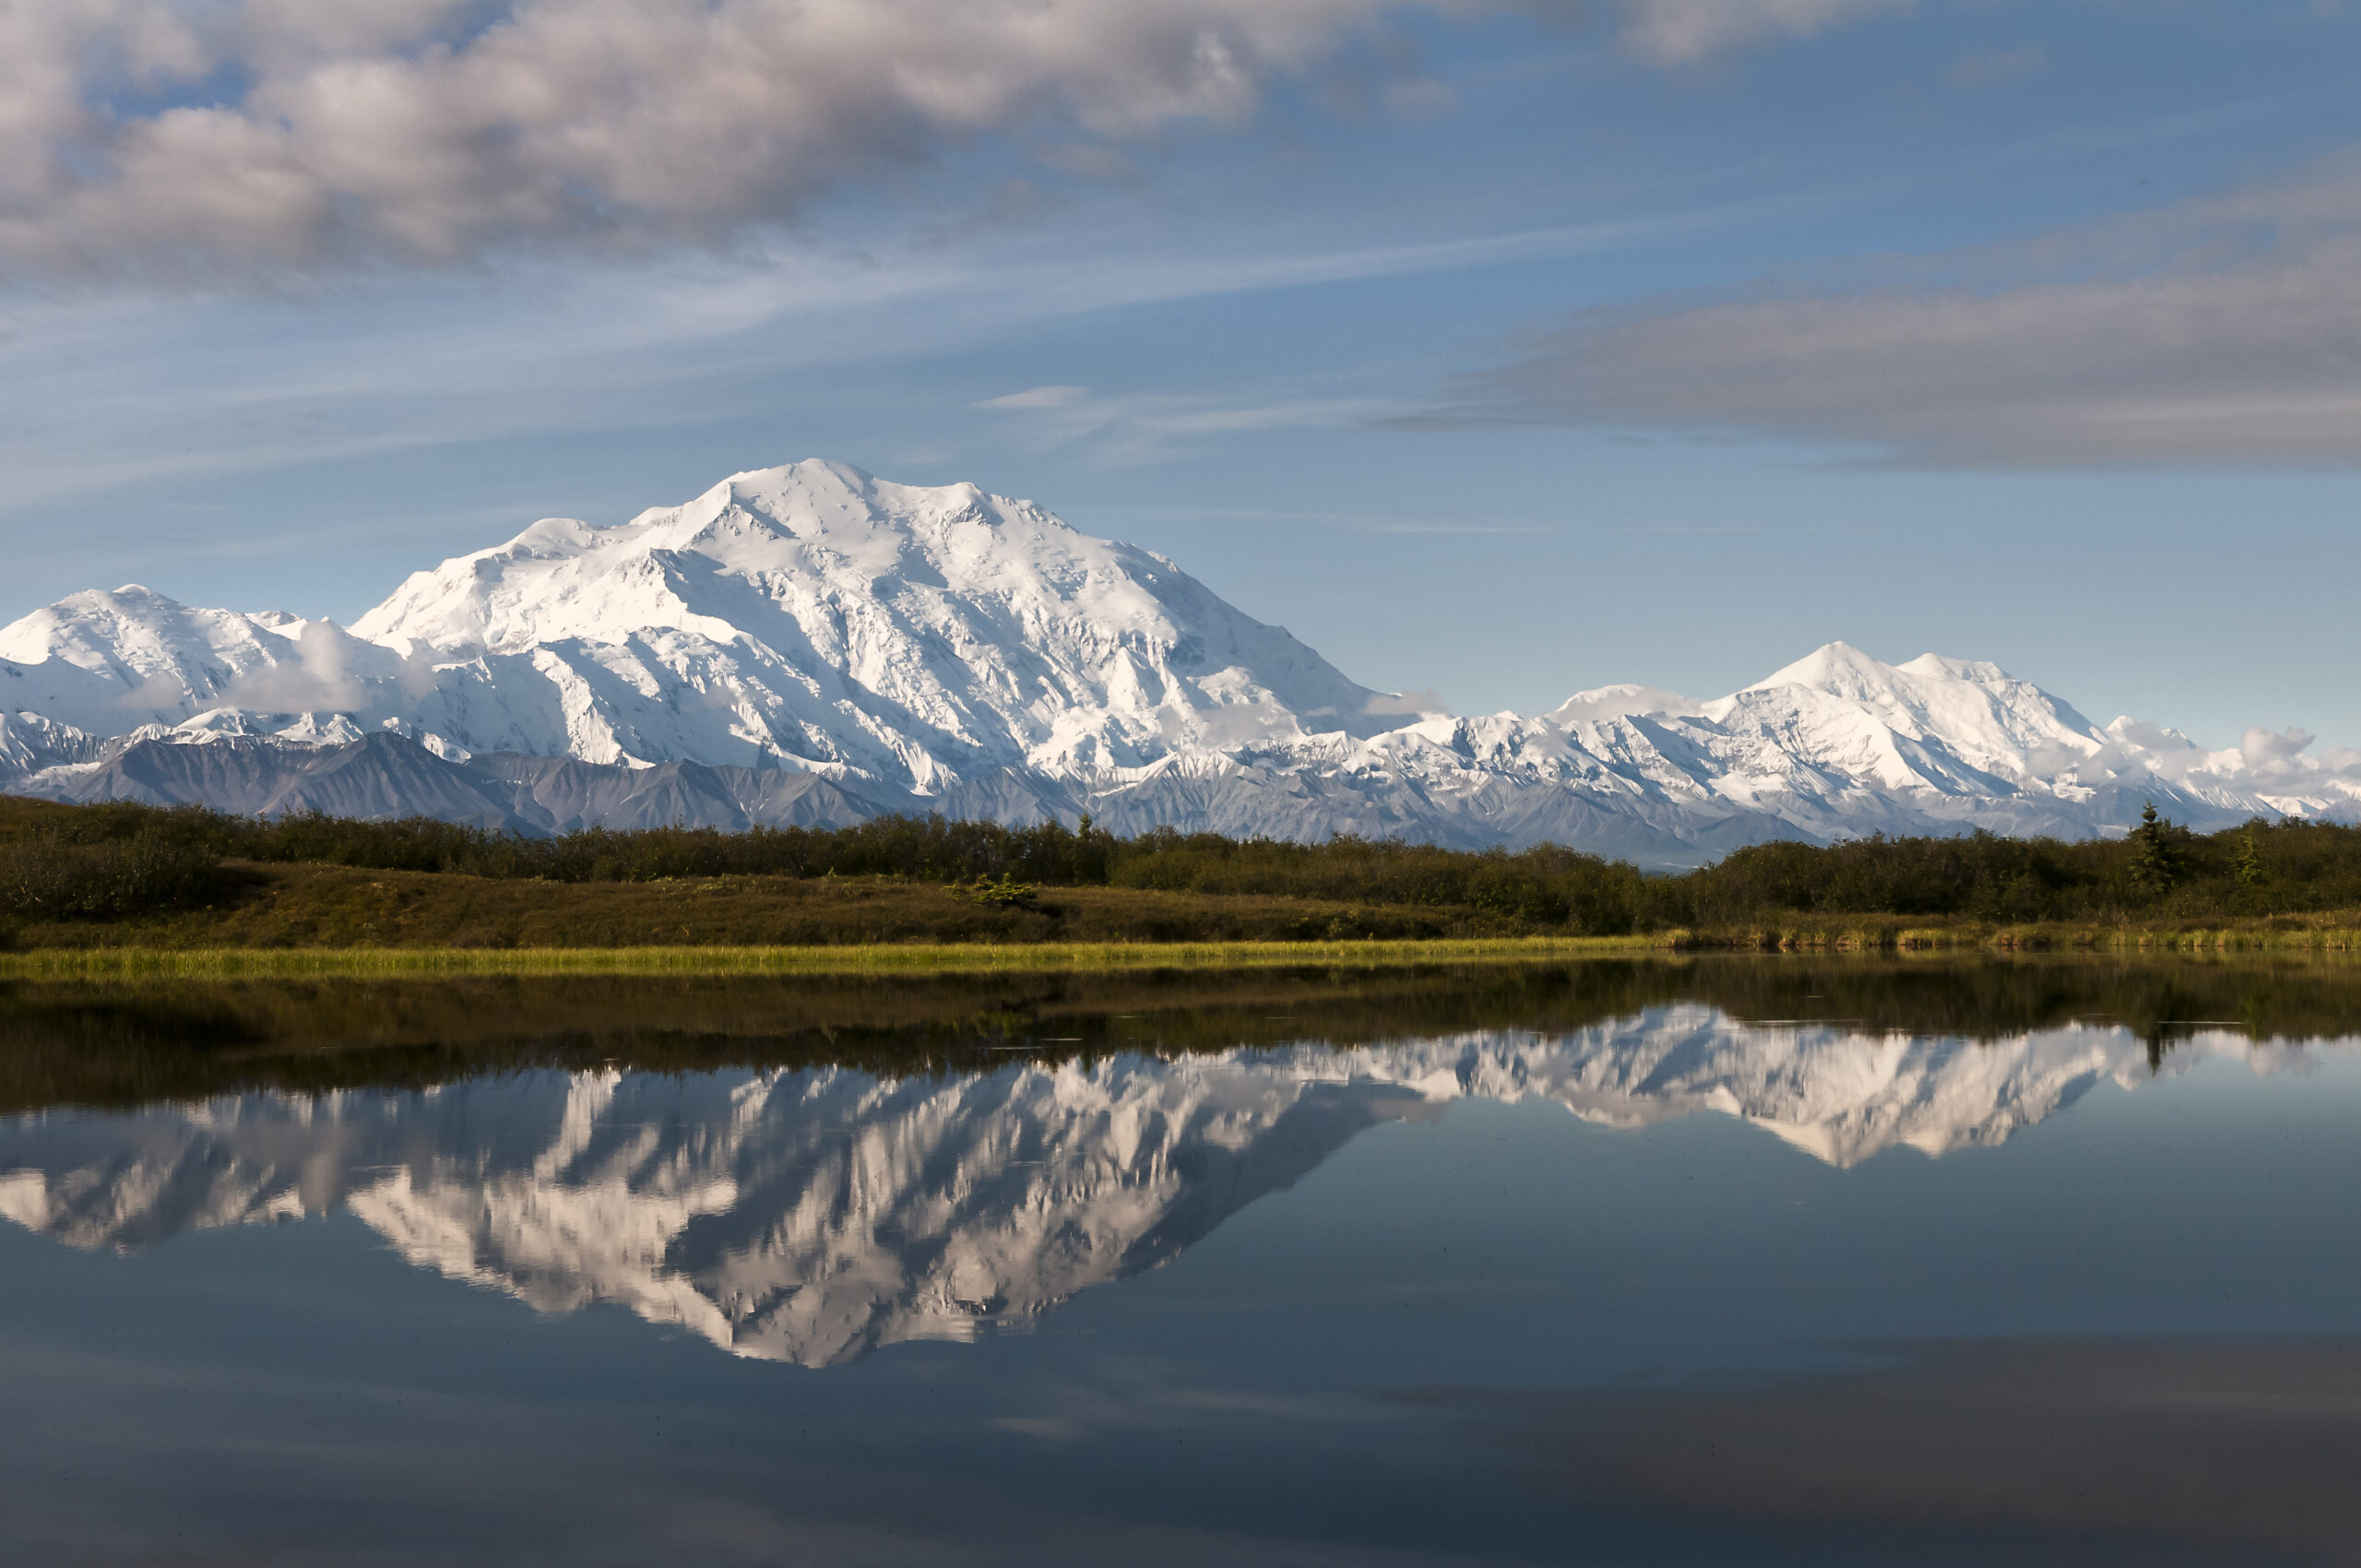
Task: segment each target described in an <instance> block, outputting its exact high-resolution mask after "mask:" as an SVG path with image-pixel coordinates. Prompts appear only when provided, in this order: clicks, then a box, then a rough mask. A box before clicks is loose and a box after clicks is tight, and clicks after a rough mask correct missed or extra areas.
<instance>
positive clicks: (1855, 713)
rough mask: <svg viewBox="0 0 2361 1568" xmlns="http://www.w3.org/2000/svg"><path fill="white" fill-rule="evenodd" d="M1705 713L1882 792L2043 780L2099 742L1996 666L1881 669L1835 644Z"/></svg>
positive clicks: (1923, 658) (2067, 713) (2086, 725)
mask: <svg viewBox="0 0 2361 1568" xmlns="http://www.w3.org/2000/svg"><path fill="white" fill-rule="evenodd" d="M1703 711H1704V715H1705V717H1706V718H1708V719H1711V720H1712V721H1713V722H1714V723H1715V724H1717V725H1720V726H1722V727H1723V728H1724V729H1725V730H1727V731H1731V732H1732V733H1734V734H1752V735H1755V736H1758V737H1761V738H1763V739H1766V740H1775V741H1776V742H1778V743H1779V744H1780V746H1781V748H1782V749H1783V750H1786V751H1787V752H1789V753H1791V754H1794V755H1795V756H1797V758H1799V759H1800V760H1803V761H1806V762H1809V763H1811V764H1815V765H1821V766H1831V767H1833V768H1835V769H1837V770H1838V771H1840V772H1843V773H1845V774H1846V775H1848V776H1851V777H1855V778H1861V779H1863V780H1865V781H1873V782H1875V783H1876V784H1878V785H1880V786H1881V787H1884V788H1889V789H1895V788H1899V789H1914V788H1927V789H1932V790H1938V791H1941V792H1946V793H1958V792H1962V791H1973V790H1986V789H1989V788H1991V786H1992V784H1993V783H1994V782H1995V781H1998V782H2000V783H2003V784H2006V785H2018V784H2023V783H2024V782H2026V781H2028V780H2033V779H2036V778H2042V779H2047V778H2054V777H2055V776H2056V775H2058V773H2060V772H2062V771H2066V770H2068V769H2070V767H2071V766H2073V765H2074V764H2076V763H2079V762H2081V761H2082V760H2083V759H2085V758H2087V757H2089V756H2091V755H2092V754H2094V753H2096V752H2098V751H2100V750H2101V749H2102V748H2103V747H2104V745H2105V744H2106V742H2105V740H2104V739H2103V737H2102V736H2101V735H2100V733H2099V731H2097V730H2096V729H2095V727H2094V726H2093V725H2092V723H2091V721H2090V720H2089V719H2084V718H2083V717H2082V715H2081V714H2079V713H2077V712H2075V711H2074V709H2073V708H2071V707H2068V706H2067V705H2066V704H2065V703H2062V702H2060V701H2058V699H2057V698H2055V697H2053V696H2051V695H2049V694H2048V693H2047V692H2045V691H2043V690H2042V689H2041V688H2040V687H2038V686H2036V685H2035V684H2033V683H2031V682H2029V681H2020V680H2017V679H2015V678H2014V677H2012V676H2011V675H2010V674H2009V673H2008V672H2007V671H2003V670H2002V669H2000V667H1999V666H1998V665H1996V664H1991V663H1986V662H1981V661H1972V660H1967V659H1946V658H1943V657H1941V656H1940V655H1937V654H1931V653H1929V654H1922V655H1920V656H1919V657H1918V658H1916V659H1912V660H1910V661H1909V662H1908V663H1907V664H1900V665H1894V664H1887V663H1885V662H1883V661H1882V660H1880V659H1875V658H1872V657H1871V656H1870V655H1869V654H1867V653H1864V652H1862V651H1861V650H1860V649H1859V648H1857V647H1853V646H1851V645H1850V644H1848V643H1842V642H1836V643H1830V644H1829V645H1827V646H1826V647H1821V648H1819V649H1817V650H1815V651H1814V652H1812V653H1810V654H1809V655H1807V656H1806V657H1804V658H1803V659H1797V661H1796V662H1795V663H1793V664H1790V665H1788V666H1787V667H1786V669H1784V670H1781V671H1777V672H1775V673H1774V674H1772V675H1770V676H1769V677H1767V678H1765V679H1764V680H1762V681H1759V682H1756V683H1754V684H1753V685H1751V686H1748V687H1746V688H1744V689H1743V690H1740V691H1738V692H1735V693H1732V694H1731V695H1728V696H1726V697H1723V698H1721V699H1720V700H1718V701H1716V702H1713V703H1709V704H1707V705H1705V707H1704V710H1703Z"/></svg>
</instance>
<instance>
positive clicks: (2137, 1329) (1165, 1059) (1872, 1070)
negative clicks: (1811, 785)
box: [0, 960, 2361, 1564]
mask: <svg viewBox="0 0 2361 1568" xmlns="http://www.w3.org/2000/svg"><path fill="white" fill-rule="evenodd" d="M0 1105H4V1106H5V1107H6V1115H5V1118H0V1215H5V1217H6V1220H7V1221H9V1222H10V1223H7V1224H5V1225H0V1278H5V1280H6V1289H5V1290H0V1386H5V1387H6V1390H7V1396H6V1403H5V1405H0V1561H5V1562H11V1563H15V1562H37V1563H38V1562H59V1563H66V1562H73V1563H83V1562H100V1563H123V1562H175V1563H212V1562H240V1563H243V1562H285V1563H311V1562H338V1563H380V1562H382V1563H412V1562H437V1563H442V1562H487V1563H492V1562H497V1563H514V1562H567V1563H579V1562H618V1563H622V1562H631V1563H646V1562H698V1563H723V1564H726V1563H738V1562H881V1563H884V1562H950V1563H961V1562H979V1563H990V1562H1216V1561H1217V1562H1257V1563H1259V1562H1272V1563H1297V1562H1305V1563H1312V1562H1318V1563H1328V1562H1370V1563H1394V1562H1401V1563H1414V1562H1416V1563H1424V1562H1499V1561H1510V1562H1514V1561H1538V1562H1597V1563H1631V1564H1652V1563H1691V1562H1695V1563H1759V1562H1796V1563H1856V1562H1857V1563H1922V1562H1923V1563H1952V1562H1960V1563H1968V1562H2003V1561H2005V1562H2035V1563H2042V1562H2058V1563H2067V1562H2074V1563H2091V1562H2097V1563H2115V1562H2123V1563H2133V1562H2138V1563H2151V1562H2189V1563H2213V1562H2220V1563H2232V1562H2236V1563H2255V1562H2323V1563H2326V1562H2355V1561H2361V1544H2356V1543H2361V1487H2356V1486H2355V1484H2354V1482H2353V1478H2354V1476H2355V1474H2361V1135H2356V1134H2361V972H2356V971H2351V970H2345V969H2337V968H2316V967H2306V966H2296V967H2283V968H2252V967H2247V968H2240V967H2236V966H2197V965H2188V964H2182V965H2153V966H2142V965H2129V966H2126V965H2120V964H2116V965H2106V964H2079V965H2078V964H2053V965H2046V966H2045V965H2031V964H2028V965H2016V966H1999V965H1976V966H1969V967H1964V968H1960V967H1950V966H1912V967H1908V968H1899V967H1894V966H1880V965H1869V964H1814V963H1809V962H1789V961H1784V960H1763V961H1752V960H1744V961H1731V962H1728V963H1719V964H1714V963H1708V964H1700V965H1690V966H1646V965H1630V964H1617V965H1592V966H1584V967H1579V968H1572V969H1569V968H1562V967H1561V968H1556V969H1552V970H1546V971H1543V970H1535V971H1516V972H1493V973H1489V974H1487V973H1477V972H1471V973H1461V974H1437V975H1431V976H1418V977H1402V976H1394V977H1386V978H1385V979H1383V980H1370V979H1369V978H1367V977H1354V976H1348V975H1317V974H1311V975H1301V976H1269V975H1264V976H1252V977H1236V978H1233V979H1228V980H1223V979H1220V978H1216V979H1214V980H1207V979H1206V978H1204V977H1195V978H1192V979H1184V980H1162V981H1128V982H1126V981H1111V980H1109V981H1090V980H1071V979H1069V980H1030V981H1028V980H1024V979H1022V978H1021V977H1017V978H1006V977H1003V978H1000V979H996V980H990V981H977V982H973V983H972V984H967V983H965V982H942V983H939V984H936V985H932V986H926V985H916V986H914V985H909V984H896V985H891V986H876V987H864V986H861V985H858V984H852V983H844V984H837V985H833V986H831V985H828V984H825V983H809V984H805V985H802V986H801V987H799V986H796V985H792V984H789V983H787V982H742V981H733V982H727V983H721V982H717V983H715V984H711V985H704V986H700V985H696V984H694V983H691V982H620V981H618V982H604V983H601V982H582V981H571V982H564V983H562V984H557V985H550V986H540V987H537V986H534V985H531V984H527V983H524V982H505V983H504V982H474V983H470V984H463V985H457V986H441V987H438V986H433V985H410V986H375V987H351V986H348V987H326V988H323V987H294V986H279V987H271V986H223V987H214V988H203V987H187V986H184V987H177V988H172V989H170V990H163V991H152V992H137V991H125V990H120V989H116V990H77V989H73V988H63V987H48V988H42V987H19V988H16V989H14V990H11V991H6V992H0Z"/></svg>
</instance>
